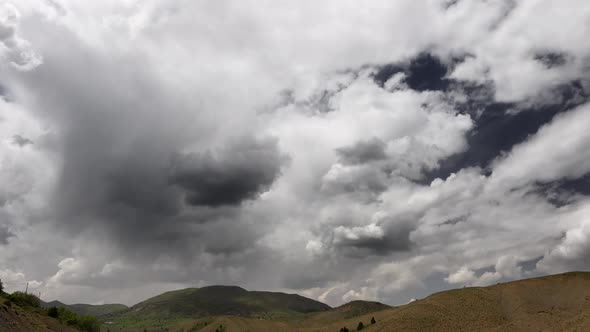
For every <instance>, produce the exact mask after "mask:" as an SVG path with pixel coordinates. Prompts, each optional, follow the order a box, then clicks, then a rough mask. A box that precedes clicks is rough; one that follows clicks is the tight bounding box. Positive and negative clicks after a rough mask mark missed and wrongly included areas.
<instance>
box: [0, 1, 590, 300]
mask: <svg viewBox="0 0 590 332" xmlns="http://www.w3.org/2000/svg"><path fill="white" fill-rule="evenodd" d="M588 33H590V2H588V1H585V0H577V1H576V0H568V1H558V0H546V1H543V0H522V1H516V0H512V1H510V0H506V1H503V0H487V1H483V0H474V1H471V0H469V1H468V0H459V1H457V0H455V1H448V0H447V1H444V0H419V1H417V0H400V1H387V0H383V1H379V0H371V1H362V2H358V1H342V0H333V1H328V0H326V1H311V0H309V1H307V0H305V1H288V2H287V1H276V0H257V1H254V0H253V1H243V0H236V1H229V0H228V1H225V0H224V1H217V0H216V1H190V0H166V1H164V0H101V1H94V0H87V1H80V0H18V1H16V0H15V1H13V2H6V1H0V94H1V98H0V278H1V279H2V281H3V282H4V283H5V286H6V288H7V289H8V290H9V291H13V290H20V289H23V288H24V287H25V284H26V282H27V281H29V288H30V289H34V290H35V291H36V292H40V293H41V297H42V298H43V299H44V300H53V299H59V300H61V301H63V302H66V303H74V302H85V303H107V302H122V303H125V304H134V303H136V302H138V301H140V300H143V299H145V298H147V297H150V296H153V295H155V294H158V293H160V292H162V291H166V290H171V289H176V288H181V287H189V286H193V287H194V286H197V287H198V286H205V285H211V284H232V285H240V286H243V287H245V288H247V289H251V290H281V291H288V292H297V293H300V294H303V295H306V296H309V297H312V298H315V299H319V300H321V301H324V302H326V303H328V304H330V305H338V304H341V303H343V302H346V301H350V300H354V299H373V300H379V301H382V302H385V303H389V304H402V303H406V302H408V301H409V300H410V299H411V298H421V297H424V296H426V295H428V294H430V293H432V292H435V291H439V290H443V289H448V288H455V287H462V286H464V285H489V284H495V283H497V282H502V281H507V280H513V279H519V278H524V277H529V276H537V275H544V274H550V273H559V272H565V271H570V270H587V269H590V196H589V195H590V43H588V42H587V38H588Z"/></svg>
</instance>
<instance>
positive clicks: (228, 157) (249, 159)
mask: <svg viewBox="0 0 590 332" xmlns="http://www.w3.org/2000/svg"><path fill="white" fill-rule="evenodd" d="M282 160H283V158H282V157H281V155H280V153H279V151H278V148H277V145H276V141H273V140H265V141H255V140H252V139H245V140H240V141H239V142H236V143H235V144H234V145H232V146H229V147H226V148H224V149H223V150H222V151H216V152H212V151H207V152H204V153H189V154H185V155H182V156H180V157H179V158H177V159H176V160H175V161H174V162H173V165H172V169H171V172H170V176H169V180H170V182H171V183H172V184H175V185H177V186H179V187H180V188H182V189H183V190H184V191H185V193H186V196H185V200H186V202H187V203H188V204H190V205H194V206H211V207H218V206H222V205H238V204H240V203H242V202H243V201H245V200H249V199H255V198H256V197H257V196H258V195H259V194H261V193H262V192H264V191H266V190H268V188H269V187H270V186H271V184H272V183H273V182H274V180H275V179H276V178H277V177H278V175H279V173H280V169H281V164H282Z"/></svg>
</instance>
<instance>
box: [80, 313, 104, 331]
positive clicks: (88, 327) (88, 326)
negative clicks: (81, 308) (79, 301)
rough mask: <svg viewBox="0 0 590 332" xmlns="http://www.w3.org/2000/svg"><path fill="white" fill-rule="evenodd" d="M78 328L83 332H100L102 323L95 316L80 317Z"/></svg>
mask: <svg viewBox="0 0 590 332" xmlns="http://www.w3.org/2000/svg"><path fill="white" fill-rule="evenodd" d="M78 328H80V331H83V332H99V331H100V323H99V322H98V319H96V317H94V316H88V315H85V316H80V317H78Z"/></svg>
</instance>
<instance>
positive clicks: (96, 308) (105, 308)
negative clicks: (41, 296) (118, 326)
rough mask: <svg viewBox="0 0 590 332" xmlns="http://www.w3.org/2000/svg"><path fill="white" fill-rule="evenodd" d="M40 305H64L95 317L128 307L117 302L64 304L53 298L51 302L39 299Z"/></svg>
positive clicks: (47, 306) (78, 313)
mask: <svg viewBox="0 0 590 332" xmlns="http://www.w3.org/2000/svg"><path fill="white" fill-rule="evenodd" d="M41 306H42V307H43V308H49V307H58V308H59V307H64V308H67V309H70V310H72V311H73V312H75V313H76V314H77V315H92V316H96V317H100V316H104V315H109V314H113V313H117V312H121V311H124V310H127V309H129V307H128V306H126V305H124V304H119V303H110V304H85V303H76V304H65V303H63V302H60V301H57V300H54V301H51V302H43V301H41Z"/></svg>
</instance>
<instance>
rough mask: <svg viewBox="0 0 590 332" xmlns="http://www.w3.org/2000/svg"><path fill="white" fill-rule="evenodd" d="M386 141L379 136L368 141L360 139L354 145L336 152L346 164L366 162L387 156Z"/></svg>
mask: <svg viewBox="0 0 590 332" xmlns="http://www.w3.org/2000/svg"><path fill="white" fill-rule="evenodd" d="M386 147H387V145H386V144H385V142H383V141H382V140H380V139H379V138H377V137H374V138H372V139H370V140H366V141H358V142H357V143H355V144H354V145H352V146H347V147H343V148H339V149H337V150H336V153H337V154H338V155H339V156H340V160H341V161H342V162H343V163H345V164H352V165H354V164H364V163H367V162H371V161H375V160H383V159H386V158H387V154H386V153H385V148H386Z"/></svg>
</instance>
